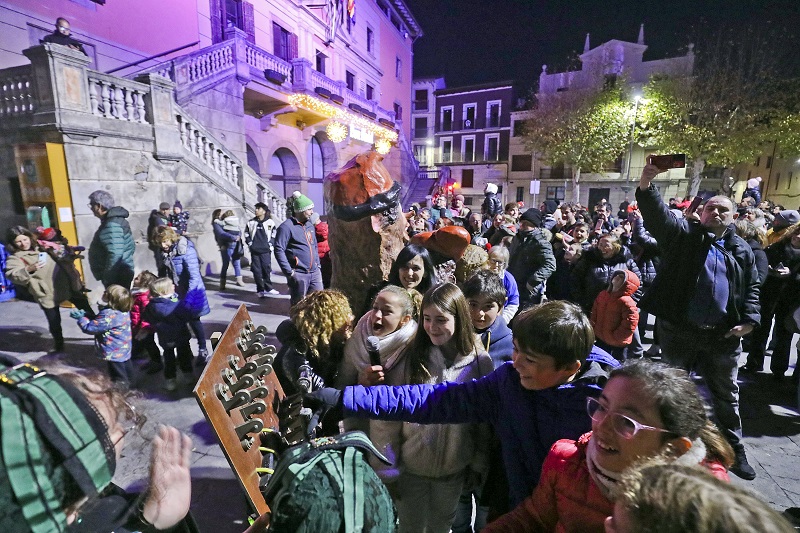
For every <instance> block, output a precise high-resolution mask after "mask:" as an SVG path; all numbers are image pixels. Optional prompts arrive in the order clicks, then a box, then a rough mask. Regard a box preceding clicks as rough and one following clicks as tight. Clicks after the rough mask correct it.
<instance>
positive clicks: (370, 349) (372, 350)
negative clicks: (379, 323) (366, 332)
mask: <svg viewBox="0 0 800 533" xmlns="http://www.w3.org/2000/svg"><path fill="white" fill-rule="evenodd" d="M379 343H380V340H379V339H378V337H376V336H375V335H370V336H369V337H367V353H368V354H369V362H370V364H371V365H372V366H382V365H381V354H380V352H379V351H378V346H379Z"/></svg>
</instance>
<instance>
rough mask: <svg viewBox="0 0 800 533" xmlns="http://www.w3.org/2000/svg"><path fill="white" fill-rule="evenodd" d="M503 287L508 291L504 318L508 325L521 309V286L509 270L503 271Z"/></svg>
mask: <svg viewBox="0 0 800 533" xmlns="http://www.w3.org/2000/svg"><path fill="white" fill-rule="evenodd" d="M503 287H504V288H505V290H506V304H505V305H504V306H503V318H505V319H506V324H509V323H510V322H511V319H512V318H514V315H516V314H517V310H518V309H519V286H518V285H517V280H515V279H514V276H512V275H511V273H510V272H509V271H508V270H503Z"/></svg>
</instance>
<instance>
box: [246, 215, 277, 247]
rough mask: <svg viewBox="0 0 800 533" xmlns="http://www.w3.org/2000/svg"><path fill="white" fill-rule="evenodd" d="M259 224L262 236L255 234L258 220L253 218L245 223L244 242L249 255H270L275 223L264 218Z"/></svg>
mask: <svg viewBox="0 0 800 533" xmlns="http://www.w3.org/2000/svg"><path fill="white" fill-rule="evenodd" d="M260 222H261V232H262V234H257V233H256V232H257V231H258V223H259V220H258V218H256V217H253V218H251V219H250V220H248V221H247V225H246V226H245V228H244V242H245V244H247V246H248V247H249V248H250V253H254V254H268V253H272V233H273V232H274V231H275V222H274V221H273V220H272V219H271V218H269V217H264V220H262V221H260Z"/></svg>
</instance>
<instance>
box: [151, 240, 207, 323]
mask: <svg viewBox="0 0 800 533" xmlns="http://www.w3.org/2000/svg"><path fill="white" fill-rule="evenodd" d="M158 275H159V276H166V277H169V278H170V279H172V282H173V283H174V284H175V290H176V291H177V292H178V296H180V298H181V299H182V300H183V304H184V305H185V306H186V308H187V309H189V311H191V313H192V315H193V316H194V318H199V317H201V316H204V315H207V314H208V313H210V312H211V308H210V307H209V306H208V297H207V296H206V286H205V284H204V283H203V277H202V276H201V275H200V261H199V259H198V258H197V251H196V250H195V248H194V244H192V241H190V240H189V239H187V238H186V237H181V238H180V239H179V240H178V242H177V243H175V244H174V245H173V246H172V248H171V249H170V250H169V252H166V253H162V254H161V265H159V269H158Z"/></svg>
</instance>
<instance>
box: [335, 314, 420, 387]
mask: <svg viewBox="0 0 800 533" xmlns="http://www.w3.org/2000/svg"><path fill="white" fill-rule="evenodd" d="M371 315H372V313H369V312H368V313H366V314H365V315H364V316H362V317H361V319H360V320H359V321H358V324H357V325H356V330H355V332H354V333H353V337H354V338H353V339H352V341H353V342H348V343H347V345H346V346H345V354H344V355H345V360H349V361H353V362H363V363H365V364H366V365H369V355H368V352H367V337H369V336H370V335H373V333H372V325H371V324H370V317H371ZM416 332H417V323H416V322H415V321H414V320H413V319H412V320H409V321H408V322H407V323H406V325H405V326H403V327H401V328H400V329H398V330H397V331H393V332H392V333H389V334H388V335H386V336H385V337H380V338H379V340H378V351H379V353H380V354H381V366H382V367H383V370H384V371H385V372H388V371H389V370H391V369H392V368H394V367H395V365H397V364H398V363H399V362H400V360H401V359H402V355H403V351H404V350H405V349H406V347H407V346H408V344H409V343H410V342H411V339H412V338H413V337H414V334H415V333H416ZM361 369H362V368H361V367H360V368H359V370H361Z"/></svg>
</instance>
